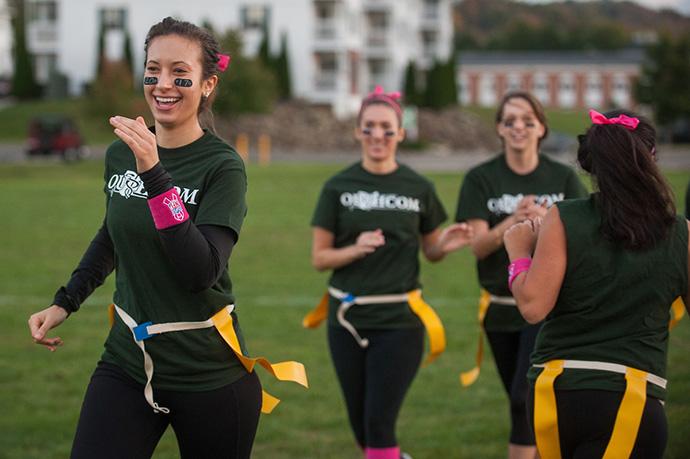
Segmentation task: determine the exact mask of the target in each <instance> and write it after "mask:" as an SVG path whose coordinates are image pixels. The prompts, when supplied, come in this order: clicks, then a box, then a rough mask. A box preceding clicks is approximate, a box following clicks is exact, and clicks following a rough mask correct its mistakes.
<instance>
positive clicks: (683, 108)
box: [635, 34, 690, 125]
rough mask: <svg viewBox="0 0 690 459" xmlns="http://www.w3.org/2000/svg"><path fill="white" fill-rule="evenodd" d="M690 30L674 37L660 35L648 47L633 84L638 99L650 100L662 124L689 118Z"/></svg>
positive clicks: (647, 102) (644, 101) (643, 101)
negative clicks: (688, 32) (655, 41)
mask: <svg viewBox="0 0 690 459" xmlns="http://www.w3.org/2000/svg"><path fill="white" fill-rule="evenodd" d="M688 82H690V34H686V35H684V36H682V37H680V38H678V39H677V40H673V39H672V38H671V37H670V36H669V35H662V36H661V37H660V39H659V41H658V42H657V43H656V44H654V45H652V46H650V47H649V48H648V49H647V57H646V61H645V63H644V65H643V66H642V73H641V75H640V79H639V80H638V82H637V85H636V87H635V95H636V97H637V99H638V101H639V102H642V103H646V104H649V105H650V106H651V107H652V110H653V111H654V114H655V118H656V120H657V121H658V122H659V124H661V125H668V124H670V123H672V122H674V121H676V120H678V119H681V118H688V119H690V84H688Z"/></svg>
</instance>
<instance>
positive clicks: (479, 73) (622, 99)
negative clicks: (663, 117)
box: [457, 49, 644, 108]
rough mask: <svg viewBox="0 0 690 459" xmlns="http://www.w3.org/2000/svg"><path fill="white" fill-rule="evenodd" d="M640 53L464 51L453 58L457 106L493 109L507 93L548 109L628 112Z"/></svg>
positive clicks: (642, 56) (633, 101) (637, 50)
mask: <svg viewBox="0 0 690 459" xmlns="http://www.w3.org/2000/svg"><path fill="white" fill-rule="evenodd" d="M643 61H644V51H643V50H641V49H625V50H619V51H465V52H461V53H460V54H459V57H458V63H459V65H458V70H457V82H458V85H459V86H460V87H459V90H458V94H459V97H460V102H461V103H462V104H463V105H479V106H484V107H495V106H496V104H497V103H498V101H499V100H500V99H501V97H503V95H504V94H505V93H506V92H507V91H510V90H516V89H523V90H527V91H531V92H533V93H534V95H535V96H536V97H537V98H538V99H539V100H540V101H541V102H542V103H543V104H544V105H546V106H548V107H558V108H585V107H610V106H617V107H631V106H634V105H635V98H634V95H633V89H634V84H635V80H636V79H637V78H638V77H639V74H640V70H641V66H642V63H643Z"/></svg>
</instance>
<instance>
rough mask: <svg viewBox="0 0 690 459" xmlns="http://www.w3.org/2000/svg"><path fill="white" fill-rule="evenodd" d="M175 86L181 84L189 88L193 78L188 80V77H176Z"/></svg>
mask: <svg viewBox="0 0 690 459" xmlns="http://www.w3.org/2000/svg"><path fill="white" fill-rule="evenodd" d="M174 83H175V86H179V87H181V88H189V87H190V86H192V80H188V79H187V78H175V81H174Z"/></svg>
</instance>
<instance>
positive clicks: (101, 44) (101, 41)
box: [96, 21, 105, 78]
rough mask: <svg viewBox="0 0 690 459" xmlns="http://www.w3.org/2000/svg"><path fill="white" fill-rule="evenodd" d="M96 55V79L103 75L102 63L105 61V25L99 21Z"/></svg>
mask: <svg viewBox="0 0 690 459" xmlns="http://www.w3.org/2000/svg"><path fill="white" fill-rule="evenodd" d="M96 52H97V53H98V54H97V56H96V78H98V77H99V76H100V75H101V73H103V62H104V61H105V24H103V21H101V27H100V28H99V29H98V49H97V50H96Z"/></svg>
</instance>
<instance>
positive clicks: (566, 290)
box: [528, 195, 688, 399]
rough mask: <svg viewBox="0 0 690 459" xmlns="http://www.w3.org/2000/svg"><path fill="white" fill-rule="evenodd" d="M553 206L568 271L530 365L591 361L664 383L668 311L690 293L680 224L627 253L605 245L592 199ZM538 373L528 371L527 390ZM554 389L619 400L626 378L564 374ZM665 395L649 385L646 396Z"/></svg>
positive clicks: (683, 225) (682, 223)
mask: <svg viewBox="0 0 690 459" xmlns="http://www.w3.org/2000/svg"><path fill="white" fill-rule="evenodd" d="M594 196H596V195H592V196H591V197H590V198H589V199H577V200H572V201H567V202H562V203H559V204H558V210H559V212H560V216H561V221H562V222H563V226H564V228H565V234H566V248H567V257H568V258H567V260H568V261H567V264H566V271H565V277H564V279H563V285H562V286H561V291H560V294H559V296H558V299H557V300H556V305H555V306H554V308H553V310H552V311H551V313H550V314H549V315H548V317H547V318H546V320H545V321H544V325H543V326H542V328H541V332H540V333H539V336H538V337H537V341H536V344H535V348H534V353H533V354H532V356H531V360H532V363H544V362H547V361H549V360H553V359H572V360H590V361H600V362H610V363H618V364H622V365H626V366H629V367H634V368H637V369H639V370H643V371H647V372H650V373H653V374H655V375H657V376H660V377H662V378H664V377H665V376H666V353H667V350H668V323H669V318H670V314H669V309H670V306H671V303H672V302H673V300H675V299H676V298H677V297H678V296H681V295H682V296H685V294H686V293H687V291H688V227H687V222H686V220H685V219H684V218H683V217H681V216H678V218H677V221H676V224H675V225H674V226H673V227H672V229H671V234H670V237H668V238H667V239H666V240H664V241H661V242H660V243H658V244H657V245H656V246H655V247H653V248H651V249H648V250H642V251H640V250H636V251H632V250H625V249H623V248H622V247H620V246H618V245H616V244H613V243H610V242H608V241H607V240H605V239H604V238H603V237H602V235H601V233H600V230H599V227H600V224H601V217H600V213H599V211H598V209H597V208H596V205H595V201H594V200H595V197H594ZM540 372H541V369H538V368H534V367H532V368H531V369H530V370H529V372H528V378H529V379H530V381H531V382H532V383H534V381H535V380H536V378H537V376H538V375H539V373H540ZM555 387H556V388H557V389H565V390H568V389H598V390H612V391H619V392H622V391H624V390H625V377H624V375H620V374H616V373H610V372H605V371H595V370H572V369H566V370H565V371H564V372H563V374H561V375H560V376H559V377H558V379H557V380H556V383H555ZM665 392H666V391H665V390H663V389H661V388H659V387H658V386H656V385H654V384H651V383H648V384H647V393H648V394H649V395H651V396H653V397H656V398H659V399H663V398H664V396H665Z"/></svg>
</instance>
